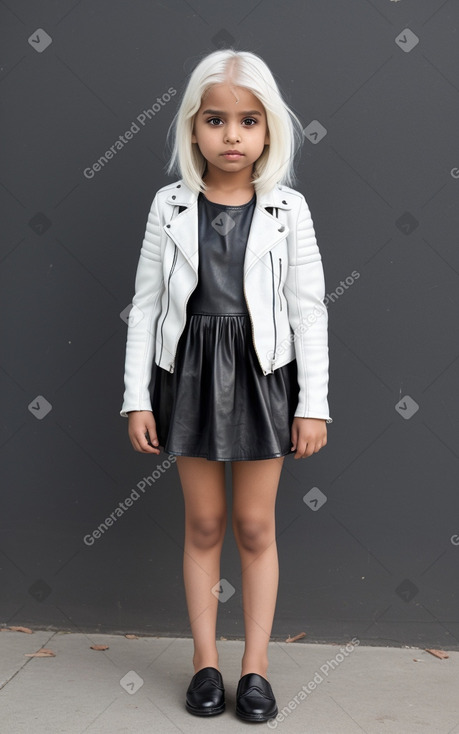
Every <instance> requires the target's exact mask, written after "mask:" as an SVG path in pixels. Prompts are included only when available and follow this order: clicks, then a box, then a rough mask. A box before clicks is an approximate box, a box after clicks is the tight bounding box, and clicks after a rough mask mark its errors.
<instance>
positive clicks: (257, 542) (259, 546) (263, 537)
mask: <svg viewBox="0 0 459 734" xmlns="http://www.w3.org/2000/svg"><path fill="white" fill-rule="evenodd" d="M233 527H234V534H235V537H236V539H237V543H238V545H239V546H240V547H242V548H244V550H246V551H250V552H252V553H261V552H262V551H263V550H265V548H266V547H267V546H268V545H269V544H270V543H271V542H272V541H273V540H274V539H275V533H274V527H273V523H272V522H268V521H266V520H260V519H259V518H256V517H252V518H242V519H241V518H236V519H235V520H234V523H233Z"/></svg>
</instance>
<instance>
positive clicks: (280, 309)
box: [277, 257, 282, 311]
mask: <svg viewBox="0 0 459 734" xmlns="http://www.w3.org/2000/svg"><path fill="white" fill-rule="evenodd" d="M281 279H282V258H281V257H280V258H279V283H278V284H277V293H278V296H279V311H282V296H281V292H280V284H281Z"/></svg>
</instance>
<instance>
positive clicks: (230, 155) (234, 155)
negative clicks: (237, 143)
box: [222, 150, 244, 160]
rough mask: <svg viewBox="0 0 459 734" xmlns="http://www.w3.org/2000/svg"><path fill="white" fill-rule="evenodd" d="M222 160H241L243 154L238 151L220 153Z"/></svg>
mask: <svg viewBox="0 0 459 734" xmlns="http://www.w3.org/2000/svg"><path fill="white" fill-rule="evenodd" d="M222 155H223V157H224V158H229V159H230V160H236V159H237V158H242V156H243V155H244V154H243V153H239V151H238V150H227V151H226V153H222Z"/></svg>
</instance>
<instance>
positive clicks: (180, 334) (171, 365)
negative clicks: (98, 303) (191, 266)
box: [169, 286, 196, 372]
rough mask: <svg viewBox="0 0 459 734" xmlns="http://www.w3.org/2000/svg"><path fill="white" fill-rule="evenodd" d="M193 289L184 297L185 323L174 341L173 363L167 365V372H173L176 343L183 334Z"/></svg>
mask: <svg viewBox="0 0 459 734" xmlns="http://www.w3.org/2000/svg"><path fill="white" fill-rule="evenodd" d="M195 288H196V286H194V288H192V289H191V291H190V292H189V293H188V295H187V297H186V300H185V309H184V311H185V323H184V324H183V326H182V328H181V329H180V333H179V335H178V337H177V339H176V341H175V346H174V352H173V360H174V361H173V362H171V363H170V365H169V372H173V371H174V369H175V357H176V355H177V346H178V343H179V341H180V337H181V336H182V334H183V330H184V328H185V326H186V317H187V313H186V307H187V305H188V301H189V300H190V297H191V294H192V293H193V291H194V290H195Z"/></svg>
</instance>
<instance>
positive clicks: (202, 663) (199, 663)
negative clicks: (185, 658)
mask: <svg viewBox="0 0 459 734" xmlns="http://www.w3.org/2000/svg"><path fill="white" fill-rule="evenodd" d="M193 667H194V672H195V673H198V672H199V671H200V670H202V669H203V668H216V669H217V670H220V668H219V667H218V653H215V654H207V655H197V654H195V655H193Z"/></svg>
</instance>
